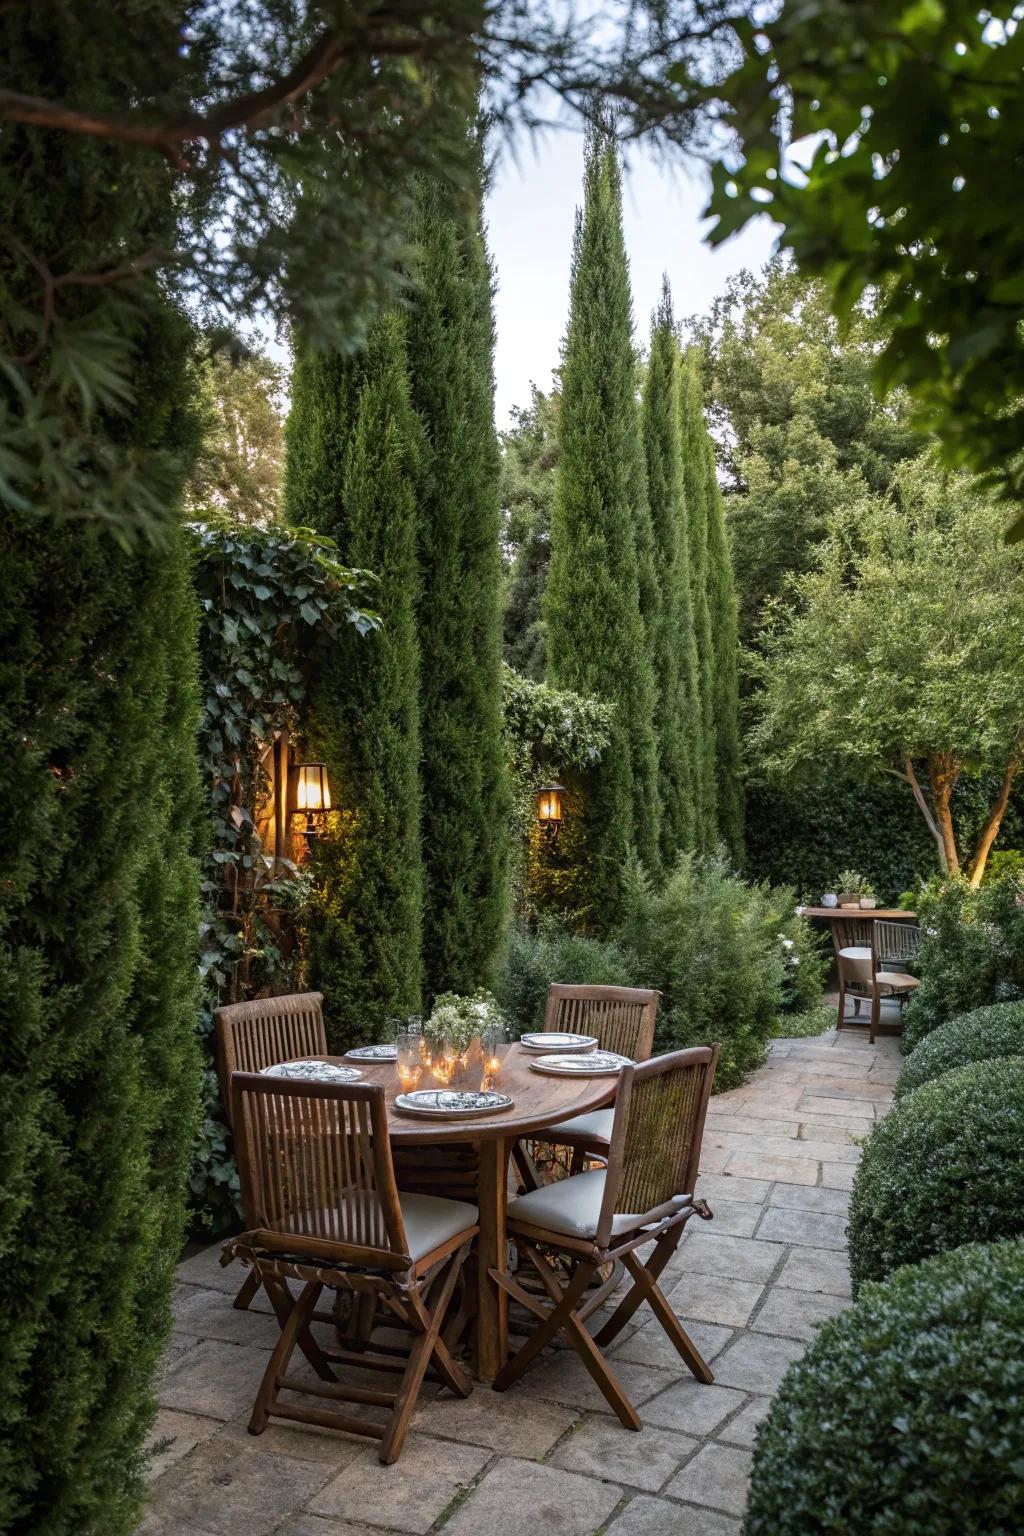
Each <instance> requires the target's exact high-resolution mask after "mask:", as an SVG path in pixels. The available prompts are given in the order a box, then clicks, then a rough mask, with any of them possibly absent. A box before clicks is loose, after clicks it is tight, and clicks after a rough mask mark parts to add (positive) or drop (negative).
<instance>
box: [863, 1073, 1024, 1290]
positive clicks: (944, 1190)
mask: <svg viewBox="0 0 1024 1536" xmlns="http://www.w3.org/2000/svg"><path fill="white" fill-rule="evenodd" d="M1022 1189H1024V1057H1011V1058H1008V1059H1006V1060H1003V1061H980V1062H975V1063H973V1064H972V1065H970V1066H966V1067H958V1068H956V1070H955V1071H952V1072H946V1073H945V1074H944V1075H943V1076H942V1077H940V1078H938V1079H937V1080H936V1081H935V1082H932V1083H924V1084H923V1085H922V1086H921V1087H920V1088H918V1089H916V1090H915V1092H914V1093H911V1094H908V1095H907V1096H906V1098H905V1099H903V1100H902V1102H901V1103H899V1104H897V1105H896V1106H895V1108H894V1109H893V1110H892V1111H891V1113H890V1114H889V1115H887V1116H886V1118H885V1119H884V1120H882V1121H881V1122H880V1123H879V1124H878V1125H877V1126H876V1127H875V1129H874V1131H873V1132H872V1134H871V1136H870V1137H869V1139H868V1142H867V1144H866V1146H865V1148H864V1156H863V1159H862V1161H861V1164H860V1167H859V1168H858V1170H857V1176H856V1179H855V1180H854V1185H853V1195H852V1199H851V1202H850V1219H849V1226H848V1228H847V1235H848V1239H849V1246H850V1272H851V1274H852V1277H853V1287H854V1295H856V1294H857V1293H858V1288H859V1287H860V1286H861V1285H862V1284H863V1283H864V1281H865V1280H883V1279H884V1278H885V1277H886V1275H888V1274H890V1273H891V1272H892V1271H893V1270H894V1269H897V1268H899V1266H900V1265H901V1264H914V1263H916V1262H917V1261H918V1260H920V1259H926V1258H930V1257H931V1256H932V1254H935V1253H942V1252H944V1251H945V1250H946V1249H949V1248H958V1247H959V1246H960V1244H961V1243H968V1242H974V1241H985V1242H993V1241H995V1240H997V1239H999V1238H1010V1237H1020V1236H1024V1199H1022V1198H1021V1190H1022Z"/></svg>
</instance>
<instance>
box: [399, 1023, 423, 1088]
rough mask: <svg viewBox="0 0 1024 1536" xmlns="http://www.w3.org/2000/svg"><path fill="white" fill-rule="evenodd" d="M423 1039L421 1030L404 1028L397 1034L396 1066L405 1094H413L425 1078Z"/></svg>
mask: <svg viewBox="0 0 1024 1536" xmlns="http://www.w3.org/2000/svg"><path fill="white" fill-rule="evenodd" d="M422 1046H423V1037H422V1035H421V1034H420V1032H419V1029H409V1028H407V1027H403V1028H402V1029H399V1030H397V1031H396V1033H395V1053H396V1054H395V1066H396V1068H397V1071H398V1081H399V1083H400V1085H401V1088H402V1092H403V1093H411V1092H412V1091H413V1089H414V1088H418V1087H419V1085H420V1078H421V1077H422V1076H423V1067H424V1062H423V1051H422Z"/></svg>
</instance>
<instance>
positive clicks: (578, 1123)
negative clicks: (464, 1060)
mask: <svg viewBox="0 0 1024 1536" xmlns="http://www.w3.org/2000/svg"><path fill="white" fill-rule="evenodd" d="M660 998H661V993H660V992H654V991H651V990H649V989H648V988H646V987H590V986H567V985H564V984H563V983H561V982H556V983H554V984H553V985H552V986H550V987H549V988H548V1001H547V1009H546V1010H545V1014H544V1032H545V1033H546V1034H550V1033H551V1032H552V1031H561V1032H565V1033H567V1034H578V1035H594V1036H596V1038H597V1046H598V1049H599V1050H602V1051H616V1052H617V1053H618V1054H619V1055H620V1056H629V1057H631V1058H632V1060H633V1061H647V1059H648V1058H649V1056H650V1054H651V1051H652V1049H653V1047H654V1025H655V1021H656V1019H657V1016H658V1003H659V1001H660ZM614 1113H615V1111H614V1110H613V1109H595V1110H593V1111H592V1112H591V1113H590V1114H589V1115H574V1116H573V1117H572V1119H571V1120H563V1121H562V1122H561V1124H560V1125H552V1126H549V1127H548V1129H547V1130H545V1131H543V1132H538V1134H537V1135H536V1136H532V1137H531V1138H530V1140H531V1142H536V1143H549V1144H553V1145H555V1146H559V1147H571V1148H572V1162H571V1164H570V1170H569V1171H570V1173H579V1172H580V1171H581V1170H582V1168H583V1167H584V1165H585V1163H586V1160H587V1158H588V1157H593V1156H598V1157H603V1156H605V1155H606V1154H607V1152H608V1143H609V1140H610V1138H611V1134H612V1116H613V1115H614ZM516 1166H517V1167H518V1169H519V1172H520V1175H521V1176H522V1179H523V1183H524V1184H525V1185H526V1187H527V1189H536V1187H537V1185H538V1184H539V1183H540V1179H539V1178H538V1177H537V1174H536V1169H535V1167H534V1164H533V1161H532V1158H531V1157H530V1154H529V1153H528V1152H527V1150H526V1149H525V1148H522V1149H520V1148H517V1150H516Z"/></svg>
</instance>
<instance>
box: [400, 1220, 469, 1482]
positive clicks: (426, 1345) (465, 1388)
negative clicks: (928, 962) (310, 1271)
mask: <svg viewBox="0 0 1024 1536" xmlns="http://www.w3.org/2000/svg"><path fill="white" fill-rule="evenodd" d="M467 1251H468V1250H467V1249H465V1248H460V1249H459V1251H458V1253H456V1254H455V1255H453V1257H452V1258H451V1259H450V1260H449V1261H448V1263H447V1264H446V1265H445V1267H444V1269H443V1270H442V1272H441V1274H440V1275H438V1277H437V1279H436V1280H435V1281H434V1283H433V1284H432V1285H431V1287H430V1291H429V1293H428V1296H427V1303H428V1305H426V1306H425V1305H424V1302H423V1299H422V1298H421V1297H420V1296H418V1295H416V1294H415V1293H414V1294H413V1295H412V1296H410V1297H409V1298H408V1300H407V1301H406V1303H405V1309H406V1314H407V1316H408V1319H409V1322H410V1323H411V1324H412V1325H413V1327H415V1328H417V1329H418V1330H419V1332H418V1333H417V1336H416V1341H415V1343H414V1344H413V1347H412V1352H411V1354H410V1355H409V1363H408V1364H407V1366H406V1368H405V1371H404V1372H403V1375H402V1381H401V1384H400V1386H399V1388H398V1392H397V1394H396V1396H395V1406H394V1409H393V1410H392V1414H391V1418H390V1419H389V1420H388V1427H387V1429H386V1430H385V1432H384V1438H383V1439H382V1440H381V1444H380V1451H379V1453H378V1454H379V1456H380V1460H381V1461H382V1462H383V1463H384V1465H385V1466H390V1465H391V1464H392V1463H393V1462H395V1461H397V1460H398V1457H399V1456H400V1455H401V1451H402V1446H403V1444H404V1443H405V1436H406V1433H407V1431H408V1428H409V1421H410V1419H411V1418H412V1415H413V1410H414V1408H415V1407H416V1399H417V1398H418V1397H419V1393H420V1388H421V1386H422V1385H423V1378H424V1376H425V1375H426V1372H427V1367H428V1366H429V1365H430V1362H431V1359H433V1360H434V1363H435V1366H436V1368H437V1369H438V1371H439V1372H440V1374H441V1376H442V1377H443V1378H444V1379H445V1382H446V1384H447V1385H450V1386H451V1388H452V1390H453V1391H455V1392H458V1393H459V1394H460V1395H461V1396H463V1397H468V1395H469V1392H470V1383H469V1381H468V1379H467V1378H466V1377H465V1375H464V1373H463V1372H462V1369H461V1367H459V1366H457V1365H456V1364H455V1362H454V1361H453V1360H452V1358H451V1356H450V1355H449V1353H448V1350H447V1347H446V1346H445V1343H444V1341H443V1339H442V1338H441V1325H442V1323H443V1322H444V1317H445V1313H446V1312H447V1310H448V1303H449V1302H450V1301H451V1299H452V1292H453V1291H454V1289H455V1282H456V1280H457V1279H458V1275H459V1270H460V1269H461V1268H462V1264H463V1261H464V1260H465V1257H466V1253H467Z"/></svg>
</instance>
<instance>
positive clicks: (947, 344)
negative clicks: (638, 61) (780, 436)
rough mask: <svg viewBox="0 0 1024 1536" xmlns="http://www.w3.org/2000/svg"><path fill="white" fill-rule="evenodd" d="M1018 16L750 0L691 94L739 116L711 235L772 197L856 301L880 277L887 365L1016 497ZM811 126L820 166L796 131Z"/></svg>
mask: <svg viewBox="0 0 1024 1536" xmlns="http://www.w3.org/2000/svg"><path fill="white" fill-rule="evenodd" d="M1018 17H1019V7H1017V6H1013V5H1002V6H997V7H996V8H995V12H993V11H991V10H984V9H981V8H979V7H978V6H977V5H976V4H970V3H965V0H916V3H908V0H876V3H874V4H872V5H851V4H849V3H848V0H785V3H784V4H782V5H781V6H780V7H779V8H778V9H777V11H776V12H775V14H774V17H773V19H771V20H766V19H764V18H763V16H762V14H761V13H760V12H757V13H755V14H751V9H750V7H749V6H747V5H744V6H743V7H742V9H741V10H740V11H738V12H737V13H736V14H735V15H734V18H733V24H732V25H733V36H734V39H735V41H736V42H737V44H738V46H739V51H740V54H741V57H740V60H739V62H738V65H737V67H735V68H734V69H732V71H731V72H730V73H727V74H726V75H725V78H724V79H722V78H721V77H720V78H719V80H718V81H716V82H715V83H714V84H712V85H710V86H709V85H707V84H706V77H705V82H702V83H701V84H698V85H694V86H693V87H692V88H691V90H690V92H689V93H688V95H687V101H688V104H689V105H690V106H691V107H696V106H697V105H698V104H699V103H701V102H703V103H704V104H705V105H706V106H710V105H711V104H712V103H714V104H715V106H716V108H717V113H718V115H720V118H721V119H722V120H724V121H725V122H726V123H727V124H728V125H729V126H730V127H731V128H732V129H733V130H734V138H733V143H732V146H731V148H730V150H729V151H727V153H726V154H725V155H724V156H723V157H722V158H721V160H720V161H719V163H718V164H717V165H716V167H715V169H714V173H713V179H714V192H713V197H712V200H711V206H710V211H711V212H712V213H714V214H715V215H717V224H716V226H715V228H714V230H713V232H712V234H711V237H710V238H711V240H712V242H713V243H715V244H718V243H720V242H721V241H723V240H725V239H727V238H728V236H729V235H731V234H732V233H734V232H735V231H736V230H737V229H739V228H741V227H742V226H743V225H744V224H746V223H747V222H748V220H750V219H751V218H754V217H755V216H756V215H757V214H760V213H764V212H766V211H767V212H768V213H770V214H771V216H772V218H774V219H777V220H778V221H779V222H780V223H781V224H782V226H783V236H782V240H783V244H784V245H785V246H787V247H788V248H790V249H791V250H792V251H793V252H794V254H795V255H796V258H797V261H798V263H799V264H800V267H801V269H802V270H803V271H805V272H807V273H809V274H815V275H820V276H822V277H824V278H825V279H826V280H827V282H828V284H829V288H830V292H831V298H832V303H833V306H834V308H835V311H836V313H837V314H838V315H840V316H841V317H844V318H845V317H848V316H849V315H850V314H851V311H852V310H853V308H854V306H855V305H856V303H857V301H858V300H859V299H860V298H861V296H862V295H863V294H864V293H865V292H867V291H869V290H873V289H877V290H879V291H880V293H881V314H882V319H883V321H884V323H885V326H886V328H887V332H888V335H887V339H886V341H885V344H884V345H883V346H882V348H881V350H880V352H879V355H878V358H877V360H876V363H875V366H874V377H875V380H876V382H877V383H878V385H879V386H881V387H882V388H884V389H887V388H891V387H892V386H893V385H899V384H904V385H906V386H907V387H908V389H909V390H910V391H911V393H912V394H913V395H914V397H915V398H916V400H917V401H918V403H919V406H920V416H921V419H922V420H923V422H924V423H925V424H926V425H927V426H929V427H930V428H932V429H934V430H936V431H938V432H939V433H940V435H941V437H942V442H943V447H944V451H945V454H946V457H947V459H948V460H949V461H950V462H951V463H953V464H960V465H966V466H968V467H970V468H971V469H974V470H979V471H985V472H986V473H987V474H989V475H990V476H991V477H992V478H993V479H994V480H995V481H997V482H999V483H1000V484H1001V486H1002V489H1003V491H1004V493H1005V494H1007V495H1009V496H1019V495H1020V493H1021V491H1022V490H1024V452H1022V451H1021V448H1022V438H1024V324H1022V321H1024V276H1022V273H1024V222H1022V220H1021V217H1020V198H1019V195H1017V193H1018V189H1019V187H1020V184H1021V178H1022V174H1024V92H1022V90H1021V71H1022V67H1024V29H1021V28H1020V26H1019V23H1018V19H1017V18H1018ZM734 62H735V58H734ZM671 73H672V75H673V77H674V78H676V79H677V80H679V81H680V82H683V81H685V80H686V79H687V75H688V70H687V66H686V65H684V64H681V65H678V66H676V67H675V68H674V69H673V70H672V71H671ZM808 136H818V142H817V144H816V147H815V148H814V152H813V156H812V158H811V160H810V164H809V166H808V167H807V170H806V174H803V173H801V172H800V171H799V170H798V169H797V167H796V165H795V163H794V160H793V158H792V156H791V149H792V146H793V144H794V143H795V142H797V141H799V140H801V139H806V138H807V137H808ZM1014 527H1015V530H1016V532H1017V534H1018V536H1019V535H1021V534H1024V517H1021V518H1020V519H1018V521H1017V522H1016V523H1015V524H1014Z"/></svg>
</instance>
